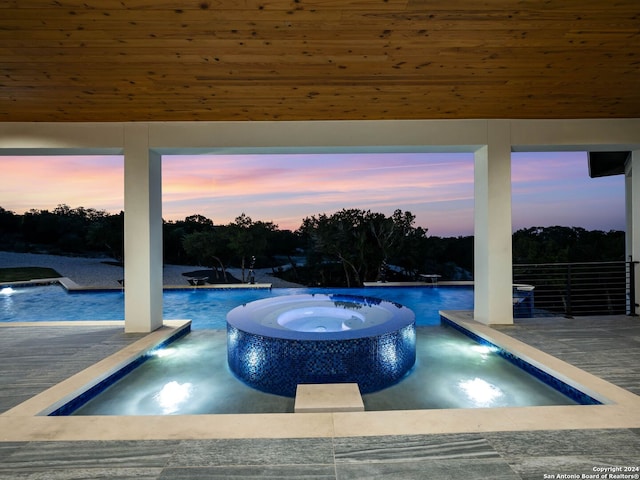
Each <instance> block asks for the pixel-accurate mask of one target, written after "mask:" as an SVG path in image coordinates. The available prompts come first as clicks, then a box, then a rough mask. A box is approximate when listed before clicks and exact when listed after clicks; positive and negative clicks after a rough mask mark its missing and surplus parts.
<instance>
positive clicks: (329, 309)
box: [227, 294, 416, 396]
mask: <svg viewBox="0 0 640 480" xmlns="http://www.w3.org/2000/svg"><path fill="white" fill-rule="evenodd" d="M415 339H416V333H415V315H414V314H413V312H412V311H411V310H410V309H408V308H406V307H404V306H402V305H398V304H396V303H392V302H388V301H386V300H381V299H377V298H371V297H360V296H352V295H324V294H317V295H312V294H308V295H289V296H282V297H274V298H268V299H264V300H257V301H255V302H251V303H248V304H246V305H242V306H239V307H236V308H234V309H233V310H231V311H230V312H229V313H228V314H227V357H228V363H229V368H230V369H231V371H232V372H233V373H234V374H235V375H236V376H237V377H238V378H239V379H241V380H242V381H243V382H245V383H246V384H247V385H249V386H251V387H254V388H257V389H259V390H262V391H264V392H269V393H275V394H278V395H286V396H294V395H295V391H296V386H297V385H298V384H301V383H357V384H358V386H359V387H360V392H361V393H370V392H374V391H377V390H380V389H382V388H385V387H388V386H390V385H393V384H394V383H396V382H397V381H399V380H400V379H401V378H402V377H404V375H406V374H407V372H409V370H410V369H411V368H412V367H413V364H414V363H415V358H416V353H415Z"/></svg>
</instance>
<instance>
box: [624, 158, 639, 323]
mask: <svg viewBox="0 0 640 480" xmlns="http://www.w3.org/2000/svg"><path fill="white" fill-rule="evenodd" d="M634 172H635V175H634ZM625 210H626V212H625V213H626V215H625V216H626V237H625V253H626V255H627V259H628V258H629V257H631V258H632V259H633V260H634V261H636V262H637V261H640V150H634V151H632V152H631V159H630V161H629V162H628V163H627V165H626V166H625ZM634 281H635V292H634V293H635V303H640V265H639V266H637V267H636V268H635V275H634ZM628 308H629V311H628V313H629V314H631V315H634V314H636V313H638V309H637V308H636V307H635V305H629V306H628Z"/></svg>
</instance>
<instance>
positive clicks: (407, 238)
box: [0, 205, 624, 286]
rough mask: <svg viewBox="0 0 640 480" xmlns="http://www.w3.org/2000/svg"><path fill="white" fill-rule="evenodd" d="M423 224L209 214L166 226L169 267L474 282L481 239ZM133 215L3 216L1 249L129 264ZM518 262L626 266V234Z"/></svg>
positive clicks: (571, 243) (538, 246) (523, 240)
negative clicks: (290, 221)
mask: <svg viewBox="0 0 640 480" xmlns="http://www.w3.org/2000/svg"><path fill="white" fill-rule="evenodd" d="M427 233H428V230H427V229H426V228H423V227H419V226H416V225H415V216H414V215H413V214H412V213H411V212H408V211H402V210H399V209H398V210H396V211H395V212H394V213H393V214H392V215H389V216H387V215H385V214H382V213H378V212H372V211H370V210H360V209H343V210H340V211H338V212H336V213H333V214H331V215H328V214H325V213H323V214H318V215H312V216H309V217H307V218H304V219H303V220H302V224H301V226H300V227H299V228H298V229H297V230H295V231H291V230H281V229H279V228H278V226H277V225H276V224H274V223H272V222H262V221H254V220H253V219H251V218H250V217H249V216H247V215H245V214H244V213H242V214H241V215H239V216H238V217H236V218H235V220H234V221H233V222H229V223H227V224H224V225H216V224H215V223H214V222H213V220H211V219H209V218H207V217H205V216H202V215H191V216H188V217H186V218H185V219H184V220H178V221H164V222H163V248H164V252H163V254H164V262H165V263H168V264H182V265H202V266H204V267H207V268H208V269H211V270H213V271H215V272H216V275H218V276H219V277H220V278H221V279H225V278H226V273H225V269H226V268H227V267H231V266H232V267H236V268H240V269H241V271H242V277H243V278H242V279H241V280H242V281H246V280H247V274H248V270H250V269H252V268H265V267H270V268H272V269H273V270H274V273H275V274H277V275H279V276H282V277H284V278H287V279H288V280H291V281H293V282H296V283H301V284H305V285H323V286H359V285H362V283H363V282H367V281H381V280H382V281H384V280H407V279H413V278H416V276H417V275H418V274H419V273H434V274H439V275H441V276H442V277H443V278H444V279H453V280H471V279H472V274H471V272H472V271H473V237H472V236H464V237H437V236H429V235H428V234H427ZM123 245H124V213H123V212H120V213H117V214H110V213H107V212H105V211H102V210H95V209H91V208H88V209H87V208H84V207H78V208H70V207H69V206H67V205H58V206H57V207H56V208H55V209H53V210H51V211H49V210H35V209H34V210H30V211H28V212H26V213H24V214H16V213H14V212H11V211H9V210H5V209H3V208H2V207H0V250H8V251H20V252H46V253H53V254H62V255H65V254H66V255H68V254H72V255H96V254H99V255H108V256H109V257H111V258H114V259H116V260H119V261H121V260H122V259H123V255H124V253H123ZM513 258H514V263H553V262H584V261H612V260H623V259H624V232H621V231H610V232H602V231H597V230H595V231H587V230H585V229H583V228H579V227H560V226H555V227H532V228H527V229H522V230H518V231H517V232H515V233H514V234H513Z"/></svg>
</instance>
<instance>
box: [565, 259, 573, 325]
mask: <svg viewBox="0 0 640 480" xmlns="http://www.w3.org/2000/svg"><path fill="white" fill-rule="evenodd" d="M572 303H573V299H572V298H571V264H567V299H566V301H565V312H564V314H565V317H567V318H573V309H572V308H571V306H572Z"/></svg>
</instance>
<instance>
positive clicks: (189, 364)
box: [73, 326, 577, 415]
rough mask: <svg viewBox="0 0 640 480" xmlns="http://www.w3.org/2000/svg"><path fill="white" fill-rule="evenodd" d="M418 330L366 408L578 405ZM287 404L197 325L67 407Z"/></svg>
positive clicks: (281, 407) (454, 342) (256, 408)
mask: <svg viewBox="0 0 640 480" xmlns="http://www.w3.org/2000/svg"><path fill="white" fill-rule="evenodd" d="M417 334H418V339H417V349H416V365H415V367H414V369H413V370H412V372H410V373H409V374H408V375H407V376H405V378H404V379H402V380H401V381H400V382H399V383H397V384H395V385H393V386H391V387H388V388H386V389H384V390H381V391H379V392H375V393H370V394H366V395H363V402H364V405H365V410H367V411H383V410H413V409H442V408H493V407H505V406H534V405H536V406H539V405H576V404H577V403H576V402H575V401H573V400H572V399H570V398H569V397H567V396H565V395H563V394H562V393H560V392H558V391H556V390H555V389H553V388H551V387H550V386H548V385H546V384H544V383H543V382H541V381H540V380H538V379H536V378H535V377H533V376H531V375H528V374H527V373H525V372H524V371H523V370H521V369H520V368H518V367H516V366H515V365H513V364H511V363H509V362H508V361H506V360H505V359H503V358H502V357H500V356H499V355H498V354H497V353H496V352H494V351H492V350H491V349H490V348H487V347H485V346H482V345H479V344H478V343H476V342H475V341H474V340H472V339H471V338H469V337H467V336H466V335H464V334H462V333H460V332H458V331H457V330H455V329H453V328H449V327H445V326H428V327H419V328H418V329H417ZM293 408H294V399H293V398H289V397H284V396H280V395H273V394H269V393H264V392H260V391H258V390H255V389H253V388H251V387H248V386H246V385H245V384H244V383H242V382H241V381H239V380H237V379H236V378H235V377H234V376H233V374H232V373H231V372H230V370H229V368H228V366H227V357H226V337H225V334H224V332H220V331H211V330H201V331H194V332H191V333H190V334H188V335H186V336H185V337H183V338H182V339H180V340H177V341H176V342H174V343H173V344H171V345H169V346H168V347H167V348H165V349H164V350H160V351H159V352H158V353H157V355H156V356H154V357H153V358H151V359H150V360H147V361H146V362H145V363H143V364H142V365H141V366H139V367H138V368H136V369H135V370H134V371H133V372H131V373H129V374H128V375H127V376H126V377H124V378H123V379H122V380H120V381H118V382H117V383H115V384H114V385H112V386H111V387H109V388H107V389H106V390H105V391H104V392H103V393H101V394H100V395H98V396H97V397H95V398H94V399H92V400H90V401H89V402H88V403H86V404H84V405H83V406H82V407H80V408H79V409H78V410H76V411H75V412H74V413H73V414H74V415H187V414H232V413H290V412H293Z"/></svg>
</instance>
